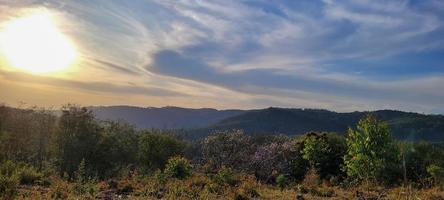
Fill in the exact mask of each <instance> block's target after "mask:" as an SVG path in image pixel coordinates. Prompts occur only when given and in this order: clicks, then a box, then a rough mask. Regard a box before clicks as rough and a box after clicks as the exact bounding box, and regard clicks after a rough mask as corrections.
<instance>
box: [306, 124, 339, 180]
mask: <svg viewBox="0 0 444 200" xmlns="http://www.w3.org/2000/svg"><path fill="white" fill-rule="evenodd" d="M303 152H304V154H303V158H304V159H306V160H307V161H308V162H309V163H310V166H311V167H312V168H314V169H315V171H316V173H317V174H318V175H319V176H320V178H321V179H330V178H331V177H338V176H342V173H341V168H342V166H343V157H344V155H345V152H346V144H345V140H344V139H343V137H340V136H338V135H336V134H326V133H322V134H317V133H309V134H307V135H306V136H305V139H304V148H303Z"/></svg>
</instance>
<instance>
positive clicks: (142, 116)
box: [89, 106, 244, 129]
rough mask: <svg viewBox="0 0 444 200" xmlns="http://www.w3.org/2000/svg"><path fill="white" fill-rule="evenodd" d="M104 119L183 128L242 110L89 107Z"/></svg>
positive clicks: (140, 125)
mask: <svg viewBox="0 0 444 200" xmlns="http://www.w3.org/2000/svg"><path fill="white" fill-rule="evenodd" d="M89 109H91V110H92V111H93V113H94V114H95V115H96V117H97V118H99V119H102V120H122V121H126V122H128V123H130V124H133V125H135V126H136V127H138V128H156V129H182V128H200V127H207V126H209V125H211V124H214V123H217V122H219V121H221V120H223V119H226V118H229V117H232V116H235V115H239V114H241V113H243V112H244V111H241V110H221V111H219V110H216V109H211V108H201V109H190V108H179V107H162V108H154V107H148V108H141V107H133V106H94V107H89Z"/></svg>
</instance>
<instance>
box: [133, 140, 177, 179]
mask: <svg viewBox="0 0 444 200" xmlns="http://www.w3.org/2000/svg"><path fill="white" fill-rule="evenodd" d="M184 150H185V143H184V142H182V141H180V140H178V139H177V138H175V137H173V136H170V135H166V134H161V133H152V132H144V133H142V135H141V137H140V142H139V160H140V162H141V164H142V167H144V168H145V169H147V170H152V171H154V170H156V169H159V168H164V167H165V164H166V163H167V160H168V159H169V158H170V157H173V156H179V155H183V153H184Z"/></svg>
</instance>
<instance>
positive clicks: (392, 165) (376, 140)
mask: <svg viewBox="0 0 444 200" xmlns="http://www.w3.org/2000/svg"><path fill="white" fill-rule="evenodd" d="M346 141H347V147H348V150H347V154H346V155H345V157H344V161H345V171H346V173H347V175H348V176H349V177H350V178H352V179H353V180H355V181H357V182H361V181H365V182H366V183H367V184H374V183H387V182H389V181H392V180H391V179H392V177H389V176H393V175H396V173H399V172H400V171H396V168H397V165H398V164H399V153H398V149H397V148H396V145H395V143H394V141H393V139H392V137H391V135H390V131H389V129H388V126H387V124H385V123H383V122H381V121H379V120H378V119H376V117H375V116H373V115H367V116H366V117H364V118H363V119H361V120H360V121H359V122H358V125H357V127H356V130H353V129H351V128H350V129H349V131H348V136H347V139H346Z"/></svg>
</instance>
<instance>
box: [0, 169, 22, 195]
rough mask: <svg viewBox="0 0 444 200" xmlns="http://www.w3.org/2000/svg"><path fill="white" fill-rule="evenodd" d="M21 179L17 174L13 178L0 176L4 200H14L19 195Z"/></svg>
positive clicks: (0, 191) (0, 188) (0, 193)
mask: <svg viewBox="0 0 444 200" xmlns="http://www.w3.org/2000/svg"><path fill="white" fill-rule="evenodd" d="M18 185H19V178H18V176H17V175H16V174H14V175H12V176H8V175H3V174H0V197H1V198H4V199H13V198H14V196H16V195H17V192H18V191H17V187H18Z"/></svg>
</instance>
